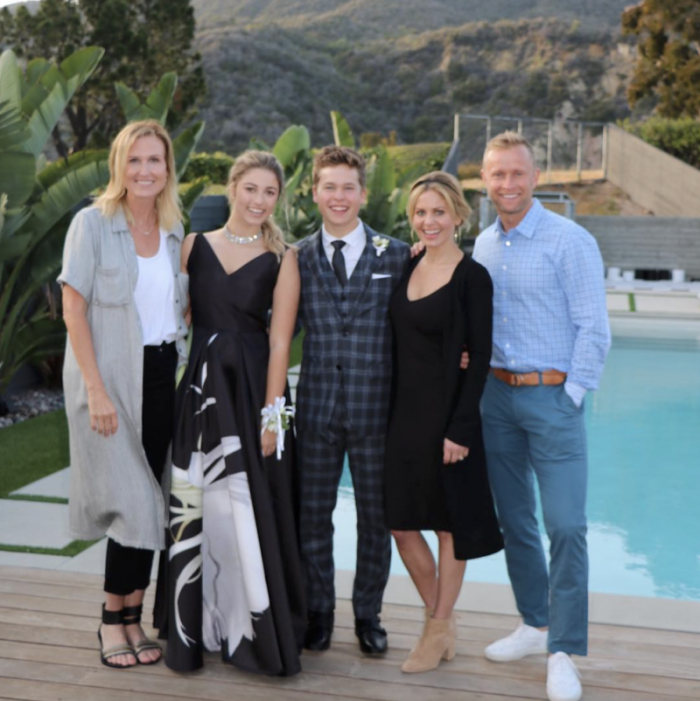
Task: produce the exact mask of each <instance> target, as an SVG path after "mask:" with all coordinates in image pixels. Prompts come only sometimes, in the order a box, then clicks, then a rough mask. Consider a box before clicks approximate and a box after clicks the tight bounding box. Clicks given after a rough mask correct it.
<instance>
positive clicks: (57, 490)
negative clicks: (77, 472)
mask: <svg viewBox="0 0 700 701" xmlns="http://www.w3.org/2000/svg"><path fill="white" fill-rule="evenodd" d="M12 494H31V495H32V496H40V497H59V498H61V499H68V497H69V495H70V467H66V468H64V469H63V470H59V471H58V472H54V473H53V474H52V475H49V476H48V477H43V478H42V479H40V480H37V481H36V482H32V483H31V484H28V485H27V486H26V487H22V488H21V489H17V490H15V491H14V492H12Z"/></svg>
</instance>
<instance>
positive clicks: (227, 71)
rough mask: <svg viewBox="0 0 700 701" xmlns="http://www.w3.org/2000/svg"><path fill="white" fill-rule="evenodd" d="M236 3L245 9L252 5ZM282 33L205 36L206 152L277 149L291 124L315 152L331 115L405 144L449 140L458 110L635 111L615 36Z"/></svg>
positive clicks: (236, 28)
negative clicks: (264, 145)
mask: <svg viewBox="0 0 700 701" xmlns="http://www.w3.org/2000/svg"><path fill="white" fill-rule="evenodd" d="M212 4H215V3H212ZM231 4H235V5H238V6H240V7H241V12H242V11H243V9H245V6H247V5H248V4H247V3H244V2H236V3H231ZM257 4H260V5H263V6H264V5H265V3H256V5H257ZM274 4H275V3H274V1H273V0H270V2H268V3H267V7H270V6H272V5H274ZM284 4H285V5H286V3H284ZM301 4H302V3H301V1H300V0H299V1H298V2H296V3H295V2H290V3H289V5H301ZM338 4H339V3H330V2H327V1H325V0H308V2H305V3H303V5H305V6H308V5H317V6H330V5H338ZM348 4H352V6H353V7H356V6H360V7H364V6H365V3H364V1H363V0H357V2H354V3H340V5H341V8H339V9H338V10H336V11H340V9H342V7H343V6H345V5H348ZM386 4H387V5H391V4H392V2H390V1H389V2H387V3H386ZM436 4H440V5H448V4H450V3H448V2H447V0H444V1H443V2H440V3H436ZM465 4H469V3H465ZM493 4H497V3H493ZM522 4H523V5H525V4H528V5H529V6H533V5H535V4H540V5H542V4H545V3H534V2H533V3H522ZM561 4H564V3H561ZM581 4H585V3H581ZM589 4H591V5H594V4H596V3H593V2H591V3H589ZM608 4H612V3H610V1H609V0H608ZM375 5H378V6H379V5H381V6H383V5H384V0H382V2H375ZM406 5H411V6H413V3H412V2H406ZM252 6H253V4H252V3H250V7H252ZM249 9H250V8H249ZM280 11H281V10H280ZM283 25H284V22H277V23H276V22H269V23H268V22H260V23H255V24H246V25H244V24H243V23H240V24H238V25H230V26H220V27H217V28H209V29H207V28H200V29H199V31H198V48H199V50H200V51H201V53H202V57H203V61H204V66H205V71H206V75H207V82H208V89H209V97H208V100H207V104H206V105H204V107H203V108H202V115H201V116H202V117H203V118H204V119H206V121H207V125H208V126H207V129H206V131H205V134H204V137H203V143H202V144H201V145H202V147H203V148H205V149H207V150H217V149H220V150H224V151H229V152H235V151H237V150H239V149H241V148H243V147H245V145H246V144H247V143H248V141H249V139H250V138H251V137H252V136H257V137H259V138H261V139H263V140H264V141H268V142H272V141H274V140H275V139H276V137H277V136H278V135H279V134H280V133H281V132H282V131H283V130H284V129H285V128H286V127H287V126H288V125H289V124H293V123H303V124H306V125H307V126H308V127H309V129H310V131H311V134H312V139H313V141H314V144H315V145H319V144H321V143H324V142H328V141H330V140H331V139H332V134H331V127H330V120H329V118H328V113H329V112H330V111H331V110H339V111H340V112H342V113H343V115H344V116H345V117H346V118H347V119H348V121H349V123H350V124H351V126H352V128H353V130H354V131H355V133H356V134H359V133H362V132H377V131H380V132H383V133H385V134H388V132H389V131H391V130H396V132H397V133H398V137H399V140H400V142H402V143H412V142H419V141H445V140H449V139H450V138H451V133H452V123H453V115H454V113H455V112H456V111H463V112H471V113H482V114H483V113H490V114H504V113H505V114H515V115H529V116H532V117H546V118H551V117H553V116H555V115H557V114H559V115H564V116H567V117H575V118H580V119H588V120H607V119H616V118H618V117H624V116H626V115H627V114H628V113H629V110H628V108H627V103H626V99H625V88H626V85H627V82H628V76H629V75H630V74H631V67H632V63H633V60H634V51H633V50H632V47H631V46H630V44H629V42H623V40H622V39H621V38H620V37H619V34H618V32H617V30H616V31H610V30H602V29H600V30H593V29H583V28H582V27H580V26H577V25H576V24H573V25H572V22H570V21H558V20H544V19H539V20H519V21H517V22H513V21H501V22H496V23H494V22H485V21H484V22H474V23H468V24H464V25H462V26H458V27H450V28H443V29H438V30H434V31H426V32H421V33H416V32H414V33H409V34H404V35H403V36H401V37H393V38H391V37H381V38H374V39H371V40H369V39H368V40H365V41H362V42H350V41H346V40H336V39H333V38H326V39H324V38H322V37H320V36H319V35H318V34H316V32H313V31H310V30H309V29H308V28H306V29H303V30H302V29H296V28H293V27H290V26H283Z"/></svg>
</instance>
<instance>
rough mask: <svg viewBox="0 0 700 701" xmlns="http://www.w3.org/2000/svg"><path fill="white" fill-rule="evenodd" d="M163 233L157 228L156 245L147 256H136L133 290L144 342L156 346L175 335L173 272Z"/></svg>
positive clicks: (145, 344) (167, 341) (168, 341)
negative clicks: (137, 265)
mask: <svg viewBox="0 0 700 701" xmlns="http://www.w3.org/2000/svg"><path fill="white" fill-rule="evenodd" d="M166 236H167V234H166V233H165V231H163V230H162V229H161V230H160V247H159V248H158V253H156V255H154V256H152V257H151V258H142V257H141V256H137V258H138V261H139V279H138V281H137V282H136V289H135V290H134V301H135V303H136V310H137V311H138V313H139V317H140V319H141V330H142V332H143V345H144V346H159V345H160V344H161V343H171V342H172V341H174V340H175V339H176V338H177V323H176V321H175V300H174V294H175V276H174V274H173V268H172V266H171V264H170V258H169V257H168V247H167V245H166V242H165V238H166Z"/></svg>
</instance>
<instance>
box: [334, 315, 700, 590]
mask: <svg viewBox="0 0 700 701" xmlns="http://www.w3.org/2000/svg"><path fill="white" fill-rule="evenodd" d="M646 324H647V325H650V326H644V325H643V326H641V327H639V326H636V327H632V328H631V329H630V328H629V327H628V326H624V325H623V328H621V329H619V330H620V331H623V332H624V335H621V336H620V335H615V336H614V340H613V347H612V350H611V351H610V355H609V356H608V361H607V363H606V368H605V373H604V375H603V379H602V382H601V386H600V390H599V391H598V392H595V393H589V395H588V397H587V398H586V419H587V428H588V444H589V451H590V459H589V470H590V479H589V492H588V518H589V533H588V543H589V553H590V588H591V591H594V592H602V593H609V594H625V595H630V596H658V597H670V598H675V599H686V600H697V601H700V334H696V333H695V332H694V331H692V328H691V330H690V332H689V331H688V328H690V327H692V326H693V325H692V324H691V323H690V322H687V324H688V328H686V329H685V331H684V332H682V333H673V334H671V335H672V337H668V336H667V337H663V335H664V333H663V331H662V333H661V334H659V332H658V325H653V326H651V325H652V324H654V322H652V321H648V322H646ZM613 332H614V333H616V328H615V326H613ZM652 333H653V334H654V335H656V336H657V337H652ZM659 335H661V337H659ZM673 336H675V337H673ZM334 522H335V526H336V535H335V541H336V543H335V553H336V555H335V556H336V566H337V567H338V568H339V569H354V567H355V549H356V540H355V508H354V499H353V494H352V483H351V480H350V475H349V473H348V471H347V468H346V471H345V474H344V475H343V479H342V482H341V493H340V498H339V500H338V507H337V508H336V513H335V516H334ZM428 538H429V540H431V542H432V544H433V545H434V544H435V539H434V537H432V534H429V535H428ZM543 541H544V542H545V547H547V539H546V536H544V535H543ZM391 571H392V574H406V570H405V569H404V567H403V563H402V562H401V559H400V558H399V556H398V554H397V553H396V550H394V553H393V558H392V566H391ZM466 579H467V580H471V581H479V582H497V583H503V584H506V583H508V575H507V573H506V567H505V560H504V558H503V554H502V553H499V554H498V555H494V556H492V557H488V558H483V559H481V560H476V561H473V562H471V563H469V565H468V567H467V574H466Z"/></svg>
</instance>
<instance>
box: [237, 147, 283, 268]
mask: <svg viewBox="0 0 700 701" xmlns="http://www.w3.org/2000/svg"><path fill="white" fill-rule="evenodd" d="M253 168H263V169H265V170H269V171H270V172H271V173H272V174H273V175H274V176H275V177H276V178H277V184H278V186H279V195H278V197H277V201H278V202H279V201H280V198H281V197H282V195H283V193H284V171H283V170H282V166H281V165H280V162H279V161H278V160H277V159H276V158H275V157H274V155H273V154H271V153H269V152H268V151H253V150H248V151H244V152H243V153H242V154H241V155H240V156H239V157H238V158H237V159H236V162H235V163H234V164H233V166H232V167H231V171H230V172H229V174H228V182H227V183H226V195H227V197H228V201H229V206H230V207H231V208H233V202H234V199H235V198H234V193H235V191H236V186H237V185H238V183H239V182H240V180H241V178H242V177H243V176H244V175H245V174H246V173H247V172H248V171H249V170H253ZM260 229H261V231H262V236H263V243H264V244H265V246H266V248H267V249H268V250H269V251H272V252H273V253H274V254H275V255H277V257H278V258H281V257H282V256H283V255H284V254H285V251H286V250H287V249H288V248H290V246H289V244H288V243H287V242H286V241H285V238H284V232H283V231H282V229H281V228H280V227H279V226H278V224H277V222H276V221H275V220H274V217H273V216H272V215H270V216H269V217H268V218H267V219H266V220H265V221H264V222H263V224H262V226H261V227H260Z"/></svg>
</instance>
